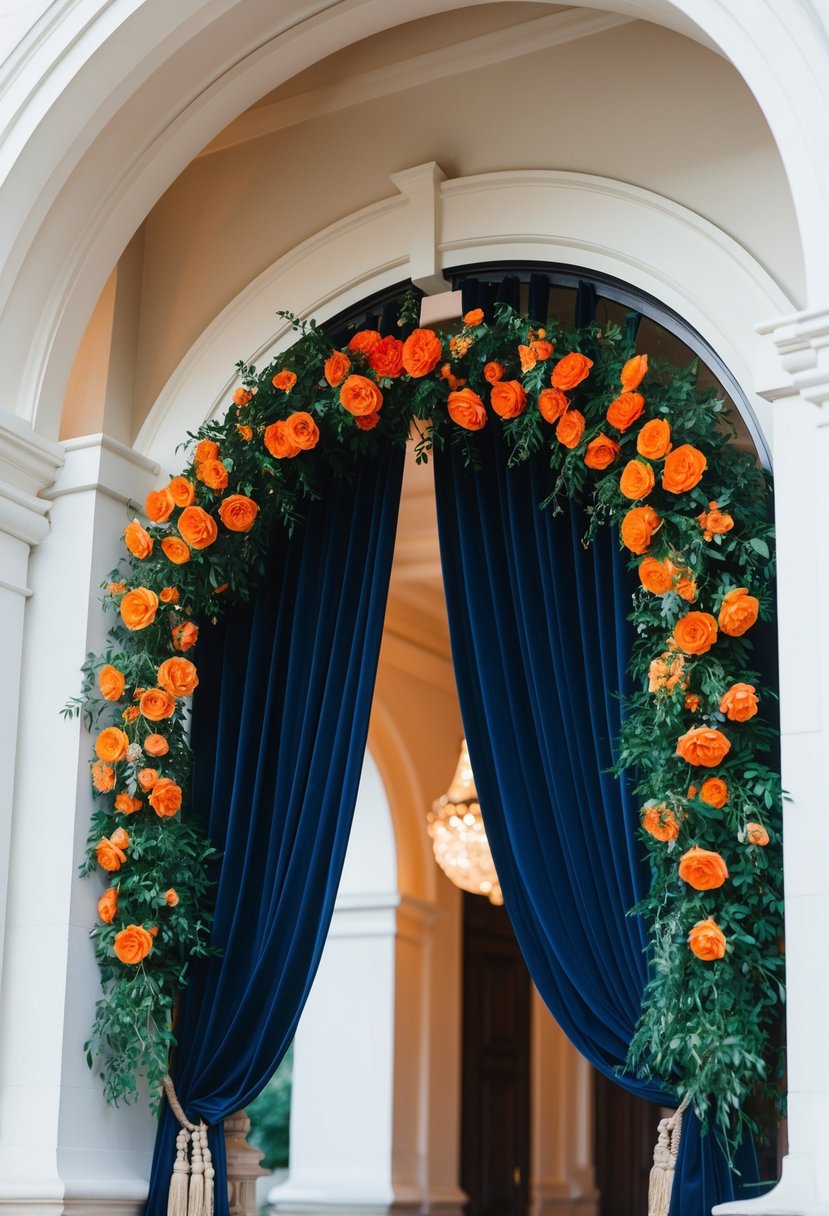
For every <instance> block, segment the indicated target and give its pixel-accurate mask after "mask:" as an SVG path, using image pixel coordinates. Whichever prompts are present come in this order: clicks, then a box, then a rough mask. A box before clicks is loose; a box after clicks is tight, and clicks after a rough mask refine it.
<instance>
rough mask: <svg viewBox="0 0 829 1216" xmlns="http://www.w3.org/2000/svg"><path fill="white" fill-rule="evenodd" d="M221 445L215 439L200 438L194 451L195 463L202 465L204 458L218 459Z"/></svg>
mask: <svg viewBox="0 0 829 1216" xmlns="http://www.w3.org/2000/svg"><path fill="white" fill-rule="evenodd" d="M218 459H219V445H218V443H216V442H215V441H214V440H213V439H200V440H199V442H198V443H197V444H196V450H195V452H194V453H193V463H194V464H195V465H200V464H201V463H202V461H203V460H218Z"/></svg>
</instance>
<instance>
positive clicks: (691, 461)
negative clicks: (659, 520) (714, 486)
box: [662, 443, 708, 494]
mask: <svg viewBox="0 0 829 1216" xmlns="http://www.w3.org/2000/svg"><path fill="white" fill-rule="evenodd" d="M707 468H708V461H707V460H706V459H705V457H704V456H703V454H702V452H701V451H700V450H699V448H695V447H692V445H691V444H690V443H683V444H682V445H681V446H680V447H678V448H674V449H673V451H671V452H669V453H668V455H667V456H666V457H665V467H664V469H663V470H662V488H663V489H664V490H669V491H670V492H671V494H684V493H685V492H686V490H693V488H694V486H695V485H698V484H699V481H700V479H701V477H702V475H703V473H704V472H705V470H706V469H707Z"/></svg>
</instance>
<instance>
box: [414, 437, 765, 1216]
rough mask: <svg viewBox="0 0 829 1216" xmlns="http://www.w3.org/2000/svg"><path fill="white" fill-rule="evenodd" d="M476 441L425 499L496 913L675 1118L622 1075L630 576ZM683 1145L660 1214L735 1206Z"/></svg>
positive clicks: (577, 1025) (632, 944) (593, 1031)
mask: <svg viewBox="0 0 829 1216" xmlns="http://www.w3.org/2000/svg"><path fill="white" fill-rule="evenodd" d="M479 439H480V451H481V458H482V464H483V467H482V468H481V469H480V470H479V471H477V472H475V473H471V472H470V471H469V470H468V469H467V468H465V467H464V466H463V460H462V457H461V456H460V455H459V454H456V453H454V452H452V451H447V452H443V453H437V454H436V458H435V485H436V493H437V507H438V528H439V535H440V547H441V561H442V565H443V574H444V584H445V589H446V600H447V608H448V613H449V627H450V636H451V642H452V655H453V661H454V666H455V678H456V681H457V685H458V693H459V697H460V704H461V714H462V718H463V724H464V731H465V733H466V737H467V741H468V744H469V752H470V757H471V761H472V767H473V769H474V772H475V781H476V786H477V790H478V795H479V798H480V802H481V809H482V813H483V815H484V821H485V824H486V830H487V836H488V838H489V841H490V844H491V848H492V854H493V858H494V860H495V865H496V868H497V870H498V875H499V879H500V882H501V888H502V890H503V893H504V901H505V904H506V907H507V911H508V912H509V915H510V919H511V921H512V924H513V927H514V929H515V933H516V937H517V939H518V943H519V945H520V947H521V950H522V952H523V954H524V958H525V959H526V961H527V964H528V967H529V970H530V974H531V976H532V978H533V981H534V983H535V985H536V987H537V988H538V990H539V992H540V994H541V996H542V998H543V999H544V1001H545V1003H546V1004H547V1006H548V1007H549V1009H550V1010H551V1012H552V1013H553V1015H554V1017H555V1018H556V1020H557V1021H558V1023H559V1024H560V1025H561V1027H562V1029H563V1030H564V1032H565V1033H566V1034H567V1036H568V1037H569V1038H570V1040H571V1041H572V1042H573V1043H574V1044H575V1046H576V1047H577V1048H578V1050H579V1051H580V1052H581V1053H582V1054H583V1055H584V1056H586V1058H587V1059H588V1060H589V1061H590V1063H591V1064H593V1065H594V1067H596V1068H597V1069H599V1071H601V1072H602V1073H604V1074H605V1075H606V1076H609V1077H611V1078H612V1079H614V1080H616V1081H618V1082H619V1083H620V1084H621V1085H623V1086H624V1087H625V1088H626V1089H628V1090H630V1091H632V1092H634V1093H636V1094H638V1095H640V1096H641V1097H644V1098H647V1099H649V1100H651V1101H653V1102H659V1103H664V1104H667V1105H673V1099H672V1098H671V1097H670V1095H669V1094H668V1093H667V1092H666V1091H665V1090H664V1089H663V1088H661V1087H660V1086H659V1084H658V1083H656V1082H654V1083H646V1082H644V1081H641V1080H639V1079H637V1078H636V1077H633V1076H623V1077H620V1076H618V1075H617V1073H616V1070H617V1068H618V1067H619V1066H621V1065H622V1064H623V1063H624V1061H625V1058H626V1055H627V1050H628V1046H629V1044H630V1041H631V1038H632V1037H633V1032H634V1028H635V1026H636V1023H637V1021H638V1018H639V1014H640V1010H641V1002H642V992H643V988H644V985H645V983H646V980H647V955H646V950H645V947H646V935H645V928H644V925H643V924H642V922H641V920H640V919H639V918H637V917H631V916H628V915H627V913H628V911H629V909H630V908H631V907H632V906H633V905H634V904H635V903H636V902H637V901H638V900H639V899H640V898H641V897H642V896H643V895H644V894H645V892H646V890H647V887H648V881H649V875H648V870H647V867H646V865H645V863H644V861H643V856H642V851H641V850H640V848H639V846H638V841H637V836H636V826H637V822H638V816H637V809H636V806H635V803H634V802H633V800H632V798H631V793H630V790H629V788H628V786H627V785H626V783H625V782H624V781H617V780H616V779H615V778H614V777H613V776H611V775H610V774H609V773H608V769H609V768H610V767H611V765H612V764H613V744H614V740H615V739H616V737H617V736H618V732H619V727H620V722H621V712H622V704H621V700H620V699H619V697H618V695H617V693H618V692H622V693H624V691H625V689H626V688H627V686H628V676H627V674H626V667H627V661H628V656H629V654H630V646H631V638H630V627H629V625H628V622H627V619H626V618H627V614H628V612H629V611H630V593H631V582H630V575H629V573H628V571H627V569H626V564H625V562H624V560H623V558H622V556H621V554H620V553H619V551H618V548H617V547H616V545H615V544H614V538H611V537H610V536H609V535H608V534H607V533H606V532H601V533H600V534H599V535H598V536H597V537H596V539H595V540H594V542H593V544H592V545H591V547H590V548H589V549H587V550H585V549H584V547H583V546H582V543H581V541H582V537H583V534H584V532H585V529H586V519H585V516H584V514H583V512H581V511H580V510H579V509H578V508H577V507H576V505H575V504H572V503H571V504H567V509H566V512H565V513H564V514H562V515H559V516H554V515H553V512H552V510H544V511H541V510H539V506H538V504H539V503H540V502H541V501H542V500H543V499H544V498H545V497H546V496H547V494H548V493H549V491H550V488H551V487H550V483H549V479H550V473H549V469H548V468H547V463H546V461H545V459H544V454H543V452H541V453H539V454H538V455H537V457H535V458H533V459H531V460H529V461H527V462H526V463H525V464H523V465H521V466H519V467H518V468H515V469H512V470H510V469H508V468H507V455H508V454H507V450H506V444H505V442H504V439H503V437H502V435H501V434H500V428H498V427H496V426H494V425H489V426H487V427H486V429H485V430H484V431H482V432H481V433H480V436H479ZM655 1133H656V1127H655V1126H654V1138H655ZM686 1143H687V1149H688V1151H685V1152H683V1153H682V1154H681V1158H680V1163H679V1173H678V1175H677V1177H678V1182H677V1185H676V1186H675V1187H674V1198H673V1202H672V1208H671V1211H672V1216H708V1212H709V1211H710V1206H711V1204H712V1203H714V1202H722V1201H724V1200H727V1199H732V1198H735V1197H738V1195H739V1193H740V1190H739V1187H738V1182H739V1180H738V1179H736V1178H735V1176H734V1175H733V1174H732V1173H731V1171H730V1170H729V1169H728V1167H727V1164H726V1162H725V1160H724V1157H723V1154H722V1150H721V1147H720V1145H719V1144H718V1143H717V1141H716V1140H715V1138H714V1136H712V1135H708V1136H703V1137H700V1135H699V1125H698V1123H697V1121H696V1119H695V1118H694V1117H693V1116H690V1117H686ZM747 1156H748V1157H750V1154H747ZM743 1164H744V1166H745V1169H744V1171H743V1179H742V1180H743V1181H750V1180H751V1178H752V1171H751V1164H750V1161H749V1162H748V1163H746V1162H745V1161H744V1162H743ZM754 1177H756V1175H754ZM752 1193H754V1194H756V1193H757V1192H756V1190H755V1191H753V1192H752Z"/></svg>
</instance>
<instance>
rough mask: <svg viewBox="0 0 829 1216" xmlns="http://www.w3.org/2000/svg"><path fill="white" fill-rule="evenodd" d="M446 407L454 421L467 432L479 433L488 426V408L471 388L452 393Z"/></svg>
mask: <svg viewBox="0 0 829 1216" xmlns="http://www.w3.org/2000/svg"><path fill="white" fill-rule="evenodd" d="M446 406H447V409H448V410H449V417H450V418H451V419H452V421H453V422H454V423H455V424H456V425H457V426H460V427H463V429H464V430H465V431H479V430H480V429H481V427H482V426H485V425H486V406H485V405H484V403H483V401H482V400H481V398H480V397H479V396H478V394H477V393H473V392H472V389H471V388H462V389H459V390H458V391H457V392H455V393H450V394H449V397H448V398H447V402H446Z"/></svg>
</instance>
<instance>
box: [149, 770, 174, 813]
mask: <svg viewBox="0 0 829 1216" xmlns="http://www.w3.org/2000/svg"><path fill="white" fill-rule="evenodd" d="M150 806H151V807H152V808H153V810H154V811H155V813H156V815H158V816H159V817H160V818H161V819H169V818H170V817H171V816H172V815H175V813H176V811H178V809H179V808H180V806H181V786H179V785H176V783H175V781H171V780H170V778H169V777H159V779H158V781H156V783H155V785H154V786H153V792H152V793H151V794H150Z"/></svg>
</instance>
